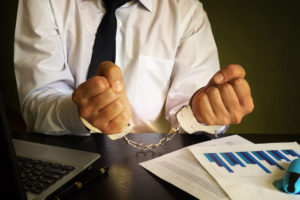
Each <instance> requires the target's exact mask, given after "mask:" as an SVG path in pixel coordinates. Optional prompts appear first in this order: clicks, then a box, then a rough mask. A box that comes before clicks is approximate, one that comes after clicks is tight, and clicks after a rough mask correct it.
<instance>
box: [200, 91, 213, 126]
mask: <svg viewBox="0 0 300 200" xmlns="http://www.w3.org/2000/svg"><path fill="white" fill-rule="evenodd" d="M196 108H197V110H196V117H197V116H200V118H201V120H202V121H200V122H204V123H206V124H207V125H213V124H214V121H215V114H214V112H213V110H212V107H211V105H210V102H209V99H208V96H207V94H206V93H204V92H203V93H200V94H199V96H198V102H196Z"/></svg>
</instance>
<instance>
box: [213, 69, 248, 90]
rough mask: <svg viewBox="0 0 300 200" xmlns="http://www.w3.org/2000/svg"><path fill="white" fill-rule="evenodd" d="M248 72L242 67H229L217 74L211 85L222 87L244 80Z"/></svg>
mask: <svg viewBox="0 0 300 200" xmlns="http://www.w3.org/2000/svg"><path fill="white" fill-rule="evenodd" d="M245 75H246V72H245V70H244V68H243V67H242V66H240V65H233V64H232V65H228V66H226V67H224V68H223V69H221V70H220V71H219V72H217V73H216V74H215V75H214V76H213V78H212V79H211V81H210V84H216V85H220V84H223V83H226V82H228V81H231V80H233V79H237V78H244V77H245Z"/></svg>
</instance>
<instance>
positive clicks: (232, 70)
mask: <svg viewBox="0 0 300 200" xmlns="http://www.w3.org/2000/svg"><path fill="white" fill-rule="evenodd" d="M227 73H228V74H229V75H230V76H234V75H235V74H236V67H235V65H228V67H227Z"/></svg>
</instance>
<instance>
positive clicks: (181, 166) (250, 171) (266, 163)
mask: <svg viewBox="0 0 300 200" xmlns="http://www.w3.org/2000/svg"><path fill="white" fill-rule="evenodd" d="M299 148H300V147H299V145H298V144H297V143H281V144H263V145H255V144H252V143H251V142H249V141H248V140H246V139H244V138H242V137H240V136H237V135H234V136H228V137H225V138H220V139H216V140H211V141H207V142H203V143H199V144H195V145H192V146H190V147H186V148H183V149H180V150H177V151H175V152H172V153H169V154H166V155H164V156H161V157H158V158H155V159H152V160H150V161H146V162H142V163H140V165H141V166H143V167H144V168H145V169H147V170H148V171H150V172H152V173H153V174H155V175H157V176H158V177H160V178H162V179H163V180H165V181H167V182H169V183H171V184H173V185H175V186H176V187H178V188H180V189H182V190H184V191H186V192H187V193H189V194H191V195H193V196H194V197H196V198H199V199H238V200H240V199H251V200H253V199H272V200H274V199H300V196H299V195H297V196H296V195H288V194H285V193H283V192H280V191H278V190H277V189H276V188H275V187H274V186H273V181H274V180H278V179H281V178H282V177H283V176H284V173H285V170H286V169H287V166H288V164H289V163H290V162H291V161H292V160H293V159H295V158H297V157H300V156H299V154H300V149H299Z"/></svg>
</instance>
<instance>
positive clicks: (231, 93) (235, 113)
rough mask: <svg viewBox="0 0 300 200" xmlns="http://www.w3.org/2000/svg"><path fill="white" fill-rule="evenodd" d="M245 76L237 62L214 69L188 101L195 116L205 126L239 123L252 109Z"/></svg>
mask: <svg viewBox="0 0 300 200" xmlns="http://www.w3.org/2000/svg"><path fill="white" fill-rule="evenodd" d="M245 75H246V73H245V70H244V68H243V67H241V66H240V65H228V66H227V67H225V68H223V69H221V70H220V71H219V72H217V73H216V74H215V75H214V76H213V78H212V79H211V80H210V82H209V83H208V85H207V86H205V87H203V88H201V89H199V90H198V91H197V92H196V93H195V94H194V95H193V97H192V99H191V101H190V105H191V107H192V110H193V113H194V115H195V117H196V119H197V120H198V121H199V122H201V123H205V124H207V125H228V124H239V123H240V122H241V121H242V119H243V117H244V116H245V115H247V114H249V113H251V112H252V110H253V109H254V104H253V99H252V97H251V91H250V87H249V84H248V82H247V81H246V80H245Z"/></svg>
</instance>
